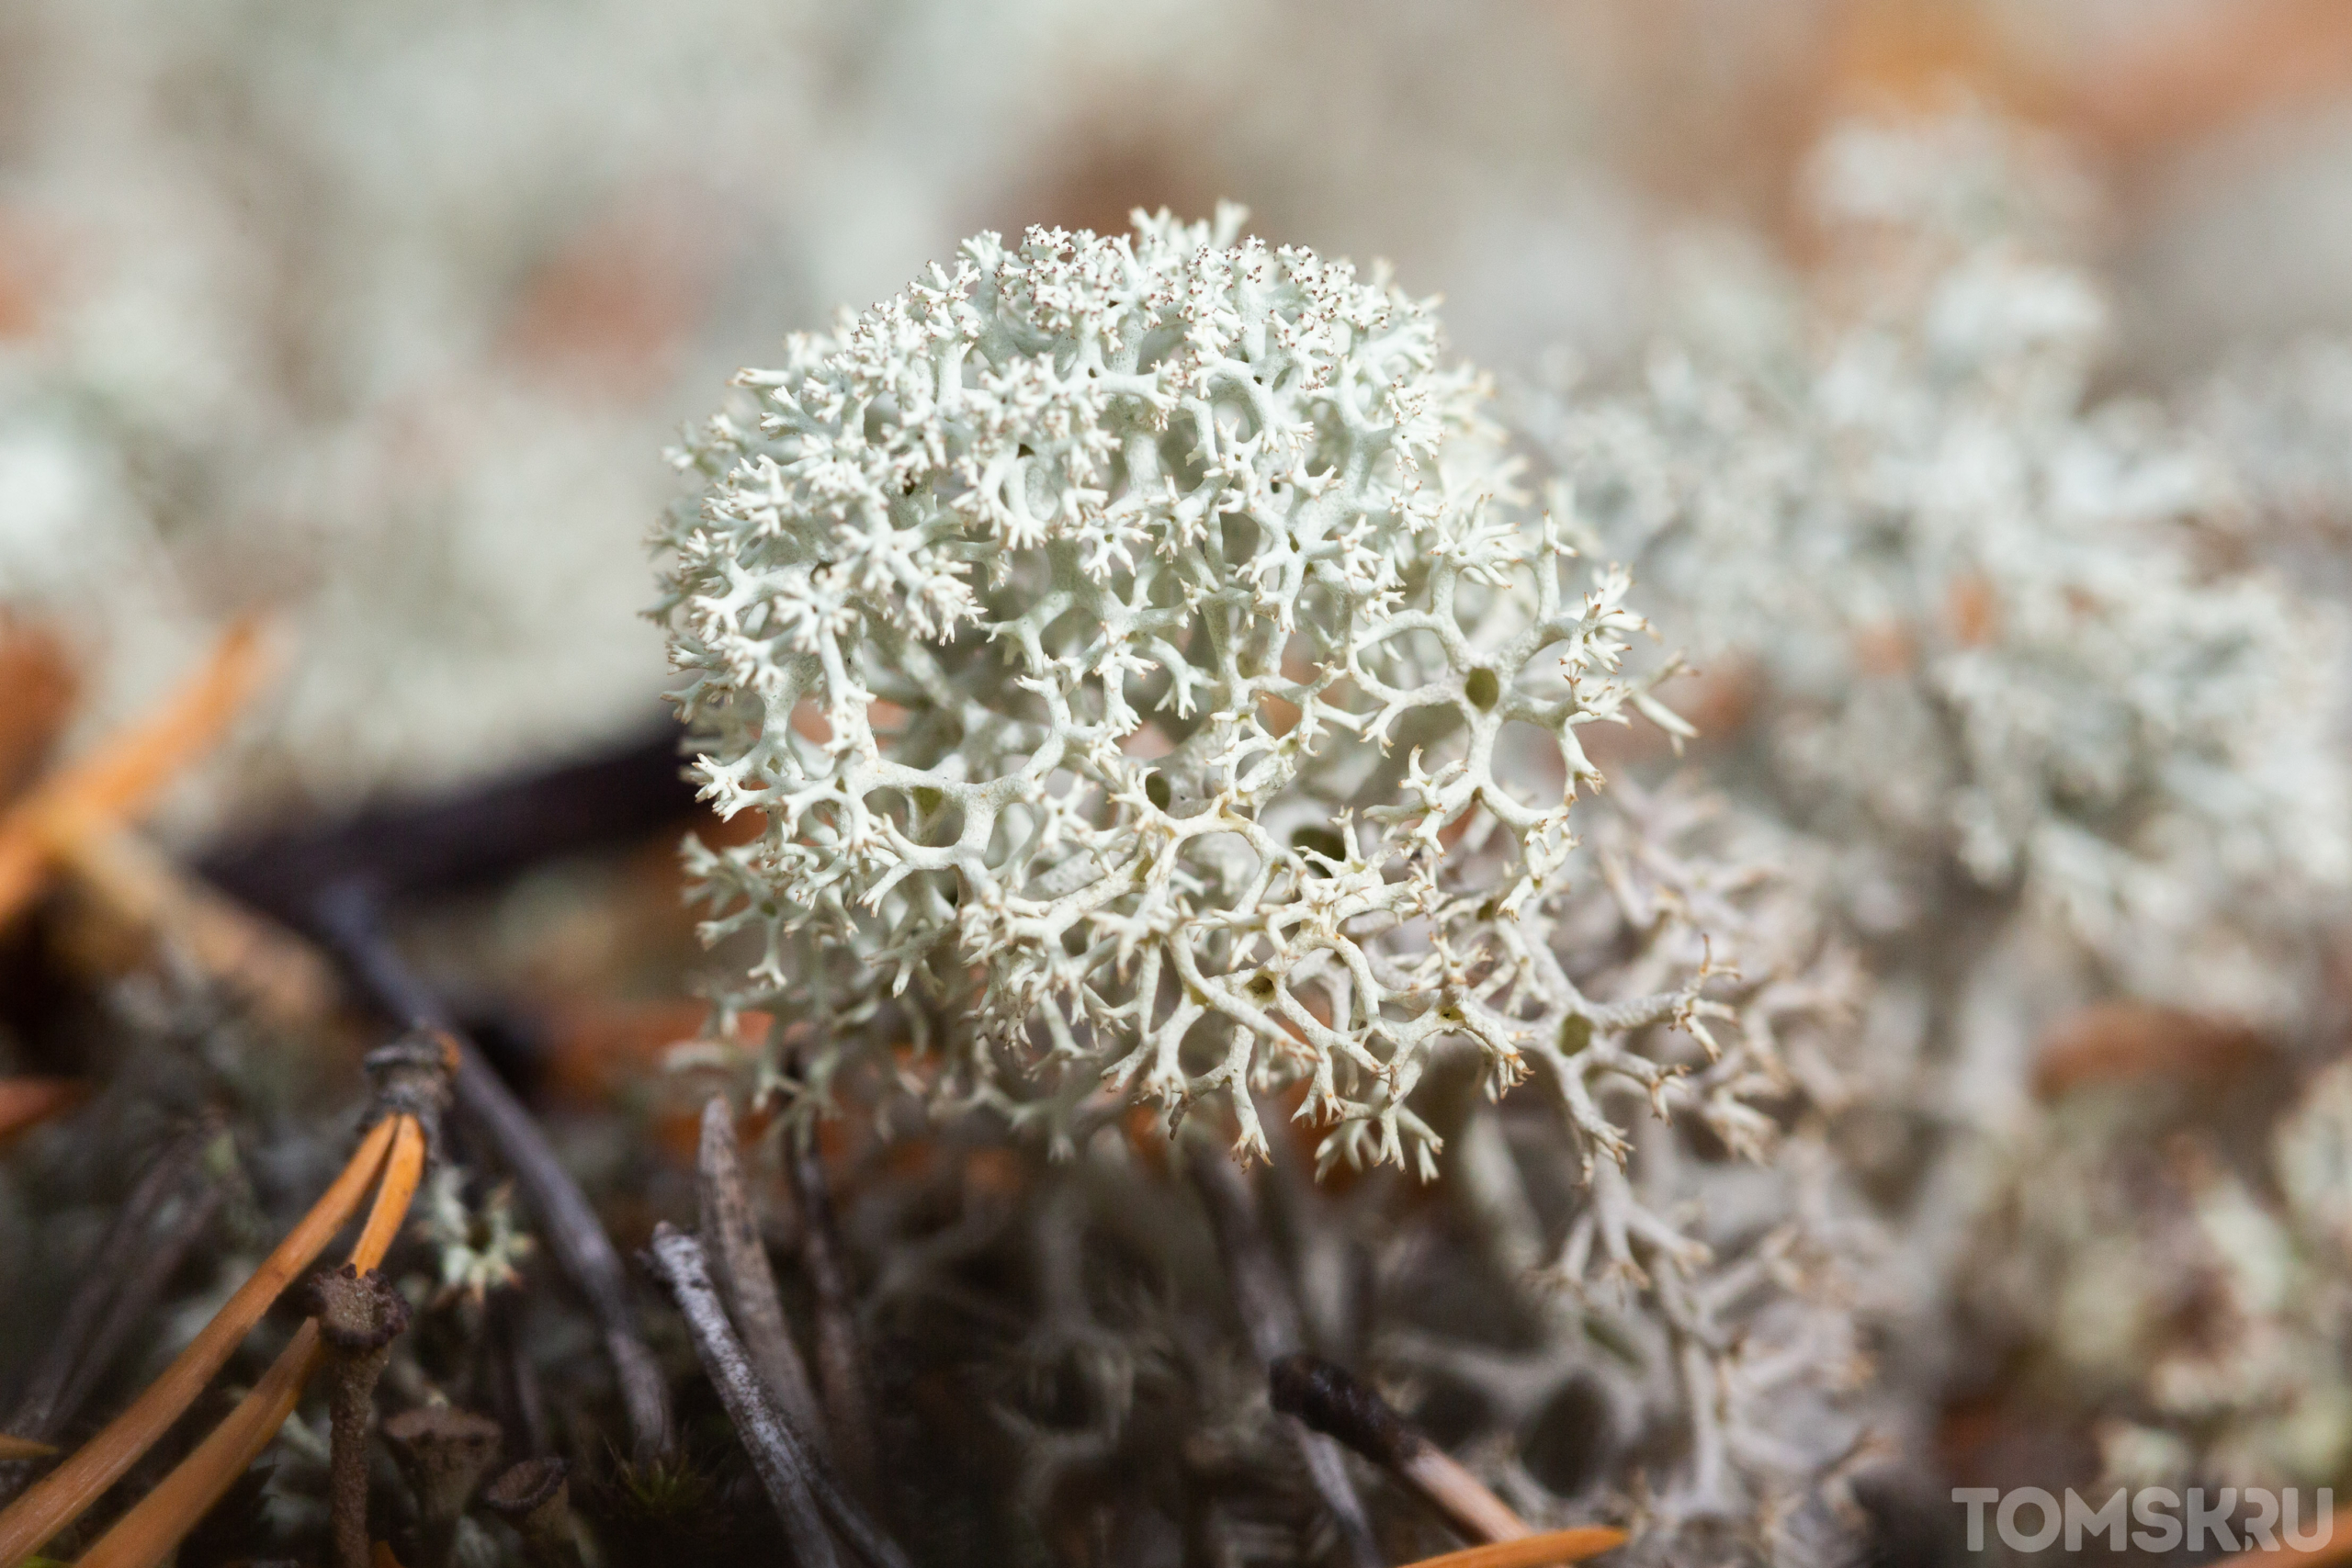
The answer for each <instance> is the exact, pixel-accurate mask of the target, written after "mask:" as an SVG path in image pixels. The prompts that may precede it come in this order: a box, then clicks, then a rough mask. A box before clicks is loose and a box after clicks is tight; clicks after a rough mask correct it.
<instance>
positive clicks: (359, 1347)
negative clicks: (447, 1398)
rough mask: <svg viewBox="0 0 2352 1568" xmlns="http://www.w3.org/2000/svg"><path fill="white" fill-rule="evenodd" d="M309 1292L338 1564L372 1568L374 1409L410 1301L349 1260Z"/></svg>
mask: <svg viewBox="0 0 2352 1568" xmlns="http://www.w3.org/2000/svg"><path fill="white" fill-rule="evenodd" d="M395 1157H397V1155H396V1156H395ZM310 1297H311V1300H310V1301H309V1303H307V1304H308V1305H309V1306H310V1307H311V1309H312V1311H311V1316H312V1317H313V1318H315V1319H316V1320H317V1321H318V1325H319V1340H320V1343H321V1345H322V1347H323V1348H324V1350H325V1362H326V1378H327V1420H328V1424H329V1430H330V1437H331V1443H332V1446H331V1448H330V1449H329V1450H328V1466H329V1468H328V1476H327V1497H328V1503H329V1508H330V1524H331V1528H332V1533H333V1537H334V1558H335V1568H369V1564H368V1560H369V1558H370V1556H371V1555H372V1554H371V1553H370V1552H369V1551H368V1424H369V1422H370V1421H371V1420H372V1419H373V1418H374V1416H375V1414H376V1380H377V1379H378V1378H379V1377H381V1376H382V1375H383V1371H384V1363H385V1361H387V1360H388V1359H390V1356H391V1353H392V1340H393V1338H394V1337H396V1336H398V1335H399V1334H400V1332H401V1330H402V1329H404V1328H406V1327H407V1326H408V1302H407V1300H406V1298H404V1297H403V1296H401V1293H400V1292H399V1291H398V1290H397V1289H395V1288H394V1287H393V1285H392V1282H391V1281H390V1280H387V1279H385V1278H384V1276H383V1274H382V1273H381V1272H380V1271H379V1270H377V1269H368V1270H367V1271H366V1272H364V1273H363V1272H361V1271H360V1270H359V1269H356V1268H354V1267H352V1266H351V1265H350V1264H347V1263H346V1264H345V1265H344V1266H343V1268H342V1269H340V1270H338V1271H337V1272H335V1273H333V1274H329V1275H325V1276H322V1277H320V1278H317V1279H314V1280H311V1290H310Z"/></svg>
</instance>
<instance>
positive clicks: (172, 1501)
mask: <svg viewBox="0 0 2352 1568" xmlns="http://www.w3.org/2000/svg"><path fill="white" fill-rule="evenodd" d="M379 1133H380V1134H387V1135H390V1138H391V1149H390V1155H389V1156H388V1157H386V1158H385V1160H384V1161H383V1174H384V1179H383V1184H382V1185H381V1186H380V1187H379V1188H378V1190H377V1192H376V1202H375V1206H374V1207H373V1208H372V1209H370V1210H369V1211H368V1223H367V1224H366V1225H364V1226H363V1227H361V1229H360V1233H359V1241H358V1244H357V1245H356V1246H355V1247H353V1248H352V1249H351V1262H352V1264H353V1266H354V1267H355V1268H357V1269H373V1268H375V1267H376V1266H377V1265H378V1264H379V1263H381V1262H383V1260H384V1254H385V1253H386V1252H387V1251H389V1250H390V1247H391V1245H392V1239H393V1237H395V1236H396V1235H399V1234H400V1228H401V1222H402V1221H403V1220H404V1219H406V1218H407V1216H408V1206H409V1201H410V1200H411V1199H413V1198H414V1197H415V1196H416V1184H417V1182H418V1181H419V1180H420V1179H422V1178H423V1176H424V1129H423V1128H421V1127H420V1126H418V1125H417V1122H416V1119H415V1118H414V1117H411V1116H396V1117H390V1118H387V1119H386V1120H385V1121H383V1122H379V1123H377V1127H376V1130H375V1132H371V1133H370V1134H369V1137H370V1139H371V1141H372V1140H373V1139H374V1138H375V1137H376V1135H377V1134H379ZM363 1146H364V1145H363ZM370 1174H371V1175H372V1174H373V1173H372V1172H370ZM356 1206H357V1205H356V1201H355V1203H354V1204H353V1207H356ZM338 1228H339V1227H338ZM330 1234H332V1233H330ZM314 1250H315V1249H314ZM265 1267H266V1266H265ZM272 1293H273V1294H275V1292H272ZM232 1300H233V1298H232ZM215 1321H218V1320H217V1319H216V1320H215ZM321 1359H322V1351H321V1348H320V1344H319V1325H317V1324H316V1323H315V1322H311V1323H305V1324H303V1325H302V1326H301V1327H300V1328H298V1329H296V1330H295V1331H294V1337H292V1338H291V1339H290V1340H288V1343H287V1346H286V1348H285V1349H284V1350H282V1351H280V1352H279V1353H278V1357H277V1360H275V1361H273V1362H271V1363H270V1367H269V1371H266V1372H265V1373H263V1374H262V1378H261V1381H260V1382H257V1383H255V1384H254V1387H253V1391H252V1392H251V1393H247V1394H246V1395H245V1397H244V1398H243V1399H242V1400H240V1401H238V1403H237V1407H236V1408H235V1409H234V1410H232V1411H231V1412H230V1413H229V1415H228V1417H227V1419H225V1420H223V1421H222V1422H221V1423H220V1426H218V1427H214V1428H213V1429H212V1431H211V1432H210V1434H209V1435H208V1436H207V1437H206V1438H205V1439H204V1441H202V1442H201V1443H198V1445H197V1447H196V1450H195V1451H194V1452H193V1453H190V1454H189V1455H188V1456H187V1458H186V1459H184V1460H182V1461H180V1462H179V1464H178V1466H177V1467H176V1468H175V1469H174V1470H173V1472H171V1473H170V1474H169V1475H167V1476H165V1477H164V1479H163V1482H162V1483H160V1484H159V1485H157V1486H156V1488H155V1489H154V1490H153V1491H152V1492H150V1493H148V1494H147V1495H146V1496H144V1497H141V1499H140V1500H139V1502H138V1503H137V1504H136V1505H135V1506H132V1508H131V1509H130V1512H129V1513H127V1514H125V1515H123V1517H121V1518H120V1519H119V1520H117V1521H116V1522H115V1525H114V1528H113V1529H109V1530H107V1533H106V1534H105V1535H103V1536H101V1537H99V1538H98V1540H97V1543H96V1545H94V1546H92V1547H91V1548H90V1550H89V1551H87V1552H86V1553H85V1554H84V1555H83V1557H82V1559H81V1563H80V1568H154V1565H155V1564H156V1563H158V1562H162V1561H163V1560H164V1558H165V1557H167V1556H169V1555H170V1554H171V1553H172V1551H174V1550H175V1548H177V1546H178V1545H179V1543H180V1541H181V1540H182V1539H183V1538H185V1537H186V1536H187V1532H188V1531H189V1530H191V1529H195V1528H196V1525H197V1522H198V1520H200V1519H202V1518H203V1517H204V1516H205V1515H206V1514H207V1513H209V1511H210V1510H211V1507H212V1506H213V1504H215V1503H217V1502H219V1501H220V1495H221V1494H222V1493H224V1492H226V1491H228V1490H229V1488H230V1487H231V1486H232V1485H233V1484H235V1483H236V1480H237V1477H239V1476H240V1475H243V1473H244V1472H245V1468H246V1467H247V1466H248V1465H250V1464H252V1463H253V1461H254V1460H255V1459H257V1458H259V1457H260V1455H261V1451H262V1450H264V1449H266V1448H267V1447H269V1444H270V1439H271V1438H275V1437H277V1429H278V1428H279V1427H283V1426H284V1425H285V1424H286V1417H287V1416H290V1415H292V1414H293V1412H294V1406H295V1404H296V1403H297V1402H298V1401H300V1399H301V1397H302V1385H303V1384H304V1383H305V1382H308V1381H309V1379H310V1376H311V1372H312V1371H315V1370H316V1369H317V1367H318V1365H319V1362H320V1360H321ZM175 1364H176V1363H175ZM166 1375H168V1374H166ZM151 1392H152V1391H151ZM111 1429H112V1428H109V1430H111ZM103 1436H104V1434H101V1437H103ZM142 1446H143V1445H142ZM88 1451H89V1450H88V1449H85V1450H83V1453H87V1452H88ZM81 1457H82V1455H81V1454H76V1455H75V1456H74V1459H76V1460H78V1459H80V1458H81ZM134 1457H135V1456H134ZM67 1462H68V1463H71V1462H73V1461H67ZM125 1462H126V1463H128V1462H129V1461H125ZM117 1473H119V1472H117ZM52 1479H54V1478H53V1477H52ZM44 1484H46V1483H44ZM33 1496H34V1494H33V1493H28V1494H27V1495H25V1498H24V1499H23V1501H24V1502H27V1503H29V1502H31V1501H32V1500H33ZM19 1506H22V1505H21V1504H20V1505H19ZM84 1506H87V1505H86V1504H85V1505H84ZM79 1511H80V1510H79V1509H76V1510H75V1512H77V1513H78V1512H79ZM10 1512H11V1513H14V1512H15V1510H14V1509H11V1510H10ZM68 1517H71V1516H68ZM5 1522H6V1518H5V1517H0V1523H5ZM63 1522H64V1521H62V1520H61V1521H60V1525H61V1526H62V1523H63ZM56 1528H57V1527H52V1529H51V1533H54V1530H55V1529H56ZM42 1539H43V1540H46V1539H47V1537H46V1536H44V1537H43V1538H42ZM25 1550H26V1551H30V1550H32V1549H31V1548H27V1549H25ZM21 1555H22V1553H21V1552H19V1553H17V1554H15V1555H12V1554H11V1551H10V1549H9V1548H8V1547H6V1546H5V1545H0V1562H8V1563H14V1562H17V1560H18V1557H19V1556H21Z"/></svg>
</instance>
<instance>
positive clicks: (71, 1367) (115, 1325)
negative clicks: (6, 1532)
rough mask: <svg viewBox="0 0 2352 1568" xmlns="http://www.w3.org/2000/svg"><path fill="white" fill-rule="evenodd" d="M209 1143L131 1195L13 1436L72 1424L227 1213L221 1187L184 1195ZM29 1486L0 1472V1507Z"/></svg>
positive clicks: (38, 1370)
mask: <svg viewBox="0 0 2352 1568" xmlns="http://www.w3.org/2000/svg"><path fill="white" fill-rule="evenodd" d="M210 1135H211V1134H210V1132H209V1129H206V1130H199V1131H198V1132H196V1133H194V1134H189V1135H188V1136H187V1137H185V1138H182V1139H180V1140H179V1141H178V1142H177V1143H176V1144H175V1145H172V1146H171V1147H170V1148H168V1149H166V1150H165V1151H164V1155H163V1156H162V1157H161V1158H159V1159H157V1160H156V1161H155V1162H154V1164H153V1165H152V1166H150V1167H149V1168H148V1169H147V1172H146V1174H145V1175H143V1176H141V1178H140V1179H139V1182H138V1185H136V1186H135V1187H133V1188H132V1189H131V1191H130V1198H129V1199H127V1200H126V1201H124V1203H123V1205H122V1210H121V1212H120V1213H118V1214H117V1215H116V1216H115V1220H114V1224H112V1225H110V1226H108V1227H107V1234H106V1235H105V1236H104V1237H103V1238H102V1239H101V1240H100V1241H99V1243H98V1246H97V1248H96V1251H95V1252H94V1253H93V1254H92V1255H91V1257H90V1259H89V1261H88V1262H87V1263H85V1265H84V1266H83V1268H82V1269H81V1283H80V1284H79V1285H77V1286H75V1287H74V1295H73V1298H72V1300H70V1301H68V1302H67V1303H66V1305H65V1316H64V1319H63V1321H62V1323H61V1324H60V1325H59V1327H58V1331H57V1333H56V1334H55V1335H53V1336H51V1338H50V1341H49V1344H48V1345H47V1346H46V1347H45V1348H43V1350H42V1352H41V1358H40V1361H39V1362H37V1363H36V1364H35V1365H34V1367H33V1371H32V1373H31V1375H30V1376H29V1377H28V1378H27V1379H26V1381H25V1389H24V1393H22V1394H21V1395H20V1396H19V1397H18V1398H17V1407H16V1409H15V1410H14V1411H13V1412H12V1413H11V1414H10V1415H9V1417H8V1422H7V1428H8V1431H9V1432H10V1433H12V1434H13V1435H15V1436H17V1437H18V1438H28V1439H32V1440H35V1441H44V1440H46V1439H48V1438H53V1437H55V1436H56V1435H57V1434H58V1433H59V1432H60V1431H61V1430H62V1429H63V1428H64V1427H65V1426H66V1424H67V1423H68V1422H70V1421H72V1420H73V1419H74V1416H75V1415H76V1414H78V1413H79V1412H80V1410H81V1407H82V1402H83V1401H84V1400H85V1399H86V1398H88V1397H89V1393H90V1390H91V1389H92V1388H93V1387H95V1386H96V1383H97V1381H98V1379H99V1378H100V1377H101V1376H103V1375H104V1374H105V1372H106V1370H107V1368H108V1367H109V1366H111V1365H112V1364H113V1362H114V1358H115V1356H116V1354H117V1352H119V1350H120V1349H121V1348H122V1346H123V1342H124V1341H125V1340H126V1339H128V1338H129V1337H130V1332H131V1330H132V1329H134V1328H136V1327H137V1326H138V1325H139V1324H140V1322H141V1319H143V1318H144V1317H145V1316H146V1315H147V1312H148V1309H149V1308H150V1307H152V1306H153V1305H154V1303H155V1301H156V1298H157V1297H159V1296H160V1295H161V1294H162V1293H163V1289H164V1283H165V1281H167V1280H170V1278H171V1277H172V1275H173V1274H174V1273H175V1272H176V1271H177V1270H178V1269H179V1266H180V1260H181V1259H182V1258H186V1257H187V1249H188V1247H190V1246H191V1245H192V1244H193V1243H194V1242H195V1240H196V1238H197V1237H198V1236H199V1235H203V1234H204V1229H205V1227H206V1226H207V1225H209V1224H211V1222H212V1216H213V1214H214V1213H216V1212H217V1211H218V1210H219V1208H220V1187H219V1186H218V1185H217V1184H216V1183H214V1182H211V1181H209V1180H208V1181H205V1182H203V1183H202V1184H201V1185H200V1186H198V1187H197V1188H196V1190H194V1191H192V1192H189V1191H187V1186H188V1177H189V1175H190V1174H191V1173H192V1172H194V1171H196V1170H197V1169H198V1161H199V1160H200V1158H201V1157H202V1156H203V1153H204V1146H205V1145H206V1143H207V1142H208V1141H209V1137H210ZM175 1201H178V1207H177V1209H176V1210H175V1209H174V1207H173V1205H174V1203H175ZM31 1478H32V1476H31V1472H30V1470H29V1469H28V1468H27V1467H24V1466H21V1465H11V1466H10V1467H8V1469H7V1470H6V1471H0V1498H6V1497H13V1496H15V1495H17V1492H19V1491H21V1490H22V1489H23V1488H24V1486H25V1484H26V1483H27V1482H28V1481H29V1480H31Z"/></svg>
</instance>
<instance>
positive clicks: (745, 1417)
mask: <svg viewBox="0 0 2352 1568" xmlns="http://www.w3.org/2000/svg"><path fill="white" fill-rule="evenodd" d="M647 1257H648V1261H649V1264H650V1267H651V1268H652V1269H653V1271H654V1273H655V1274H657V1275H658V1276H659V1277H660V1278H661V1280H662V1282H663V1283H664V1284H666V1285H668V1286H669V1287H670V1293H671V1294H672V1295H673V1297H675V1298H676V1300H677V1303H678V1311H679V1312H680V1313H682V1314H684V1317H685V1320H686V1327H687V1329H688V1331H689V1332H691V1333H692V1334H693V1336H694V1341H695V1354H696V1355H697V1356H699V1357H700V1358H701V1359H702V1365H703V1371H705V1372H707V1373H708V1374H709V1376H710V1382H711V1386H712V1387H714V1388H716V1389H717V1390H718V1397H719V1402H720V1403H721V1404H725V1405H726V1407H727V1416H728V1419H729V1420H730V1421H732V1422H734V1424H735V1431H736V1435H737V1436H738V1437H740V1438H741V1439H742V1442H743V1448H744V1450H745V1451H746V1452H748V1453H749V1454H750V1455H751V1456H752V1469H754V1470H756V1471H757V1472H759V1477H760V1484H761V1485H762V1486H763V1487H765V1488H766V1489H767V1495H768V1501H769V1502H771V1503H773V1504H775V1511H776V1516H777V1517H778V1518H780V1519H782V1520H783V1521H784V1531H785V1535H786V1537H787V1538H788V1539H789V1540H790V1542H791V1546H792V1560H793V1561H794V1562H796V1563H798V1564H799V1565H800V1568H835V1565H836V1564H837V1563H838V1562H839V1561H840V1559H839V1557H838V1556H837V1555H836V1554H835V1552H834V1551H833V1538H832V1535H831V1532H829V1531H828V1530H827V1529H826V1528H825V1524H824V1520H823V1518H822V1517H820V1515H819V1513H818V1511H817V1498H816V1494H815V1492H814V1490H813V1488H812V1487H811V1485H810V1480H811V1475H810V1467H809V1456H808V1453H807V1451H806V1450H803V1449H802V1448H801V1446H800V1443H799V1440H798V1439H797V1438H795V1437H794V1436H793V1435H792V1428H791V1427H789V1426H787V1425H786V1423H785V1421H784V1419H783V1417H782V1416H779V1415H778V1414H777V1413H776V1411H775V1407H774V1406H773V1405H772V1404H769V1403H768V1401H767V1398H766V1396H765V1394H764V1393H763V1391H762V1389H761V1388H760V1385H759V1381H758V1379H757V1378H756V1377H755V1376H754V1375H753V1373H752V1364H751V1362H750V1361H749V1360H748V1359H745V1357H744V1355H743V1346H742V1342H741V1340H739V1339H737V1338H736V1337H735V1330H734V1329H733V1327H732V1326H730V1325H729V1323H728V1321H727V1313H726V1309H725V1308H723V1307H721V1306H720V1305H719V1303H718V1292H717V1291H716V1290H714V1289H713V1288H712V1286H711V1282H710V1273H709V1270H708V1269H707V1266H706V1264H705V1262H704V1259H703V1251H702V1247H701V1245H700V1244H699V1243H697V1242H696V1241H695V1238H694V1237H692V1236H690V1235H686V1234H685V1233H684V1231H682V1230H680V1229H678V1228H677V1227H676V1226H675V1225H673V1224H669V1223H668V1222H667V1221H664V1222H663V1223H662V1224H660V1225H657V1226H656V1227H654V1231H653V1246H652V1248H651V1250H650V1252H649V1253H648V1255H647Z"/></svg>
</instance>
